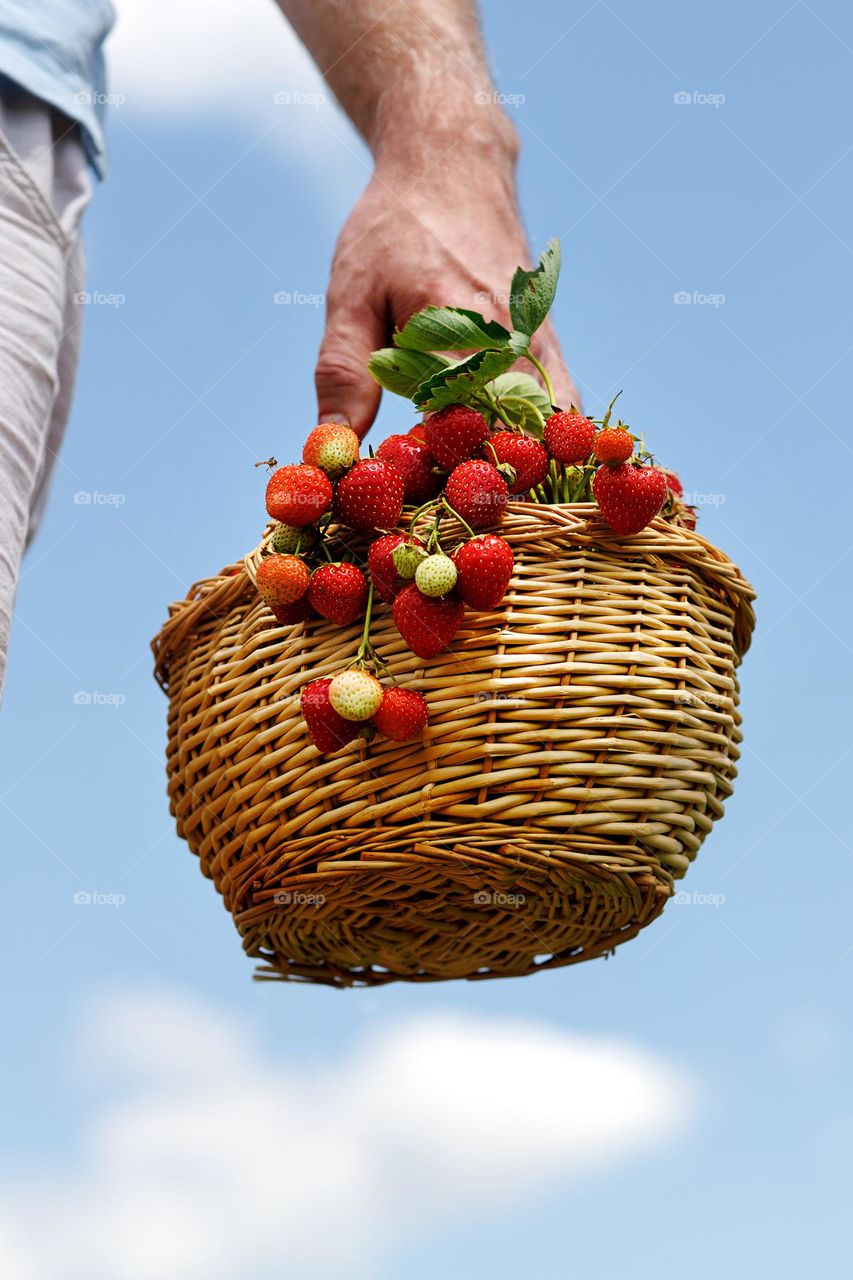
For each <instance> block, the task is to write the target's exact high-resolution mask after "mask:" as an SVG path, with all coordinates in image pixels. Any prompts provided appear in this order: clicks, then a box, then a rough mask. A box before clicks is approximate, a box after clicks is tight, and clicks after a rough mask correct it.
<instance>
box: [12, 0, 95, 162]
mask: <svg viewBox="0 0 853 1280" xmlns="http://www.w3.org/2000/svg"><path fill="white" fill-rule="evenodd" d="M114 20H115V13H114V11H113V7H112V5H111V4H110V2H109V0H0V74H2V75H3V76H6V77H8V79H9V80H12V81H14V82H15V83H16V84H19V85H22V86H23V88H25V89H28V90H29V92H30V93H32V94H35V96H36V97H37V98H43V99H44V101H45V102H49V103H50V104H51V105H52V106H54V107H57V108H58V110H60V111H62V112H64V113H65V115H67V116H70V117H71V119H72V120H79V121H80V124H81V125H82V126H83V136H84V141H85V144H86V151H87V154H88V156H89V159H90V160H91V162H92V165H93V167H94V169H95V171H96V173H98V174H99V176H100V177H103V176H104V171H105V168H106V147H105V143H104V128H103V121H104V116H105V113H106V108H107V102H108V99H107V86H106V72H105V68H104V54H103V42H104V39H105V38H106V36H107V34H108V33H109V31H110V28H111V27H112V25H113V22H114Z"/></svg>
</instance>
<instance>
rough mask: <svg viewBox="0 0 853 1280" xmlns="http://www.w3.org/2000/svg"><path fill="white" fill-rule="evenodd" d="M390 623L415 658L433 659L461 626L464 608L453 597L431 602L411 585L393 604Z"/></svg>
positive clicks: (447, 644)
mask: <svg viewBox="0 0 853 1280" xmlns="http://www.w3.org/2000/svg"><path fill="white" fill-rule="evenodd" d="M393 614H394V623H395V625H396V627H397V630H398V631H399V632H400V635H401V636H402V637H403V639H404V640H405V642H406V644H407V645H408V646H409V648H410V649H411V651H412V653H416V654H417V655H418V657H419V658H434V657H435V656H436V655H437V654H439V653H442V652H443V651H444V650H445V649H447V648H448V647H449V645H450V642H451V640H452V639H453V637H454V636H455V635H456V632H457V631H458V630H459V628H460V627H461V626H462V619H463V617H464V616H465V606H464V605H463V603H462V601H461V600H458V599H457V598H456V597H455V596H442V597H441V598H440V599H438V600H431V599H430V597H429V596H425V595H423V594H422V592H420V591H419V590H418V588H417V587H416V586H415V584H414V583H413V582H411V583H409V585H408V586H407V587H404V588H403V590H402V591H401V592H400V594H399V595H398V596H397V599H396V600H395V601H394V609H393Z"/></svg>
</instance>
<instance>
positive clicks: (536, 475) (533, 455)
mask: <svg viewBox="0 0 853 1280" xmlns="http://www.w3.org/2000/svg"><path fill="white" fill-rule="evenodd" d="M483 457H484V458H486V459H487V460H488V461H489V462H497V463H501V462H505V463H507V464H508V465H509V466H510V467H512V468H513V470H514V471H515V480H513V481H512V483H511V484H510V483H509V481H507V483H508V484H509V491H510V493H527V490H528V489H534V488H535V487H536V485H537V484H541V483H542V481H543V480H544V479H545V477H546V475H547V474H548V454H547V452H546V450H545V446H544V445H542V444H540V443H539V441H538V440H534V439H533V437H532V436H523V435H522V434H521V433H520V432H519V431H496V432H495V434H494V435H493V436H489V438H488V440H487V441H486V443H485V444H484V445H483Z"/></svg>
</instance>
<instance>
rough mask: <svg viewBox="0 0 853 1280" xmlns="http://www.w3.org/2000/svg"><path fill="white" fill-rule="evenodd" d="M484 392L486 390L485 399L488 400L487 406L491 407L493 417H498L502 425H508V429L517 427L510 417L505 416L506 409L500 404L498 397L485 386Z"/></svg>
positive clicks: (513, 429)
mask: <svg viewBox="0 0 853 1280" xmlns="http://www.w3.org/2000/svg"><path fill="white" fill-rule="evenodd" d="M485 392H486V399H487V400H488V402H489V408H490V409H491V411H492V413H493V414H494V415H495V417H496V418H500V420H501V422H502V423H503V424H504V426H505V427H509V429H510V431H515V430H516V429H517V428H516V424H515V423H514V422H513V420H512V418H510V417H508V416H507V413H506V411H505V410H504V409H503V407H502V406H501V402H500V400H499V399H498V397H497V396H496V395H495V393H494V392H493V391H490V390H489V389H488V387H486V388H485Z"/></svg>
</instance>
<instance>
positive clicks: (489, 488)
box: [445, 460, 509, 529]
mask: <svg viewBox="0 0 853 1280" xmlns="http://www.w3.org/2000/svg"><path fill="white" fill-rule="evenodd" d="M445 494H446V495H447V501H448V502H449V503H450V505H451V507H453V510H454V511H456V512H457V513H458V514H459V515H460V516H461V517H462V519H463V520H464V521H465V523H466V524H469V525H470V526H471V528H472V529H482V528H483V526H484V525H487V524H494V523H496V521H498V520H500V518H501V516H502V515H503V510H504V507H505V506H506V504H507V498H508V497H509V489H508V488H507V484H506V481H505V480H504V478H503V476H502V475H500V474H499V473H498V471H497V469H496V468H495V467H493V466H492V464H491V463H490V462H480V461H476V460H475V461H472V462H463V463H461V465H460V466H458V467H456V468H455V469H454V470H453V471H452V472H451V474H450V479H449V480H448V481H447V487H446V489H445Z"/></svg>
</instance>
